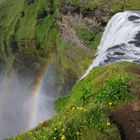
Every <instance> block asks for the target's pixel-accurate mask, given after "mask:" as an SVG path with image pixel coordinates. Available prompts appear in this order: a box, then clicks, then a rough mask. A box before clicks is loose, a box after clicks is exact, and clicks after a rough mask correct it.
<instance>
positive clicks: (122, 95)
mask: <svg viewBox="0 0 140 140" xmlns="http://www.w3.org/2000/svg"><path fill="white" fill-rule="evenodd" d="M132 67H135V70H138V71H139V70H140V66H139V65H136V64H131V63H126V62H121V63H117V64H113V65H111V66H106V67H97V68H95V69H93V70H92V71H91V72H90V74H89V75H88V76H87V77H86V78H85V79H84V80H82V81H80V82H78V83H77V84H76V85H75V86H74V88H73V90H72V91H71V93H70V94H69V95H68V96H66V97H62V98H60V99H58V100H57V101H56V103H55V105H56V110H57V111H58V115H57V116H56V117H55V118H53V119H52V120H50V121H47V122H44V123H41V124H40V125H39V126H38V127H37V128H36V129H34V130H32V131H29V132H27V133H25V134H21V135H19V136H16V137H14V138H12V140H24V139H28V140H53V139H57V140H59V139H60V140H65V139H66V140H71V139H73V140H76V139H80V140H91V139H92V140H99V139H104V140H108V139H111V140H112V139H113V140H119V139H120V134H119V131H118V129H117V127H116V125H115V124H114V123H113V122H112V121H111V120H110V115H111V112H112V111H114V110H117V108H121V107H123V106H124V105H126V104H131V102H134V101H135V100H136V97H134V96H133V95H134V93H135V92H137V91H136V89H138V88H140V87H139V82H140V80H139V79H140V75H139V74H137V73H135V71H133V69H132ZM133 79H135V80H133Z"/></svg>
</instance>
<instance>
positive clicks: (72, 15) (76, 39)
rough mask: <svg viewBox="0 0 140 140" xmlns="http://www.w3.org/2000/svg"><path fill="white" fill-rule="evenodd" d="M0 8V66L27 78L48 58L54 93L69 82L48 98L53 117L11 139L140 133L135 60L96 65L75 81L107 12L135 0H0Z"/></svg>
mask: <svg viewBox="0 0 140 140" xmlns="http://www.w3.org/2000/svg"><path fill="white" fill-rule="evenodd" d="M0 10H1V12H0V21H1V22H0V32H1V36H0V72H1V73H4V74H7V73H10V71H12V70H14V71H15V73H16V74H18V75H19V76H21V77H25V78H26V77H31V79H32V80H33V83H34V82H35V81H36V79H37V78H38V77H39V76H40V74H41V73H42V72H44V71H46V69H47V67H48V65H49V64H50V65H51V70H50V71H51V76H50V77H49V78H50V79H49V78H48V81H49V85H50V86H51V87H53V88H54V89H55V91H56V93H55V94H58V95H67V94H68V92H69V91H71V89H72V91H71V92H70V93H69V95H68V96H66V97H62V98H60V99H58V100H57V101H56V102H55V106H56V110H57V111H58V115H57V116H56V117H54V118H53V119H51V120H49V121H46V122H44V123H41V124H40V125H39V126H38V127H37V128H35V129H33V130H31V131H29V132H27V133H24V134H19V135H18V136H16V137H14V138H11V139H14V140H34V139H35V140H47V139H48V140H53V139H61V140H65V139H68V140H71V139H73V140H74V139H80V140H82V139H83V140H90V139H93V140H100V139H104V140H119V139H128V140H133V139H132V138H134V140H137V139H138V138H139V137H140V135H139V127H140V126H139V117H138V116H140V115H139V114H140V112H139V110H140V109H139V88H140V87H139V83H140V81H139V76H140V75H139V74H140V73H139V71H140V66H139V65H137V64H131V63H118V64H113V65H111V66H106V67H98V68H95V69H93V70H92V71H91V73H90V74H89V75H88V76H87V77H86V78H85V79H84V80H82V81H79V82H77V83H76V81H77V80H78V79H79V78H80V77H81V75H82V74H83V73H84V72H85V70H86V69H87V68H88V66H89V64H90V63H91V62H92V60H93V59H94V58H95V54H96V50H97V47H98V45H99V42H100V39H101V36H102V33H103V31H104V28H105V26H106V24H107V23H108V21H109V20H110V18H111V17H112V16H113V15H114V14H115V13H116V12H119V11H125V10H140V2H139V0H121V1H120V0H18V1H17V0H12V1H11V0H0ZM54 83H55V85H53V84H54ZM75 83H76V84H75ZM74 84H75V86H74V87H73V85H74ZM72 87H73V88H72ZM124 112H126V114H124ZM118 114H120V115H118ZM130 114H132V116H131V115H130ZM126 116H127V117H128V119H125V118H126ZM126 124H127V125H126ZM132 126H133V127H132ZM130 132H133V134H134V135H130V134H131V133H130Z"/></svg>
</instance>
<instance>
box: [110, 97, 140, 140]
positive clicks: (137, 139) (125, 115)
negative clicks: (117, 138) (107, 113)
mask: <svg viewBox="0 0 140 140" xmlns="http://www.w3.org/2000/svg"><path fill="white" fill-rule="evenodd" d="M111 120H112V121H113V122H114V123H115V124H116V125H117V126H118V129H119V130H120V134H121V139H122V140H140V100H138V101H136V102H134V103H133V104H131V105H127V106H124V107H123V108H121V109H118V110H117V111H115V112H113V113H112V115H111Z"/></svg>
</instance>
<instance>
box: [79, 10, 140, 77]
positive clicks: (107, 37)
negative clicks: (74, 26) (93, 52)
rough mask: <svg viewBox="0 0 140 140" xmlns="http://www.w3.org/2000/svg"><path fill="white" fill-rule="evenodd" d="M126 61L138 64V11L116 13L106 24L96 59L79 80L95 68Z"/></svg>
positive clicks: (139, 20) (139, 53)
mask: <svg viewBox="0 0 140 140" xmlns="http://www.w3.org/2000/svg"><path fill="white" fill-rule="evenodd" d="M120 61H128V62H135V63H140V11H126V12H120V13H117V14H116V15H114V16H113V17H112V19H111V20H110V21H109V23H108V24H107V27H106V29H105V32H104V33H103V36H102V39H101V42H100V45H99V47H98V52H97V57H96V58H95V60H93V63H92V64H91V65H90V66H89V68H88V69H87V71H86V72H85V74H84V75H83V76H82V78H81V79H83V78H84V77H86V76H87V75H88V73H89V72H90V71H91V70H92V69H93V68H94V67H96V66H103V65H108V64H111V63H114V62H120Z"/></svg>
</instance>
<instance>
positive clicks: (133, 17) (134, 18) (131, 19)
mask: <svg viewBox="0 0 140 140" xmlns="http://www.w3.org/2000/svg"><path fill="white" fill-rule="evenodd" d="M128 19H129V21H135V20H137V19H140V17H137V16H130V17H128Z"/></svg>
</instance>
